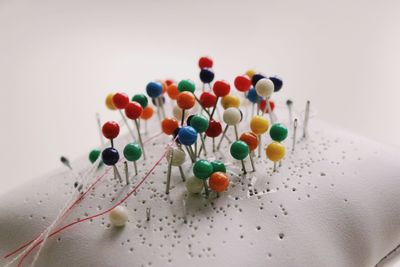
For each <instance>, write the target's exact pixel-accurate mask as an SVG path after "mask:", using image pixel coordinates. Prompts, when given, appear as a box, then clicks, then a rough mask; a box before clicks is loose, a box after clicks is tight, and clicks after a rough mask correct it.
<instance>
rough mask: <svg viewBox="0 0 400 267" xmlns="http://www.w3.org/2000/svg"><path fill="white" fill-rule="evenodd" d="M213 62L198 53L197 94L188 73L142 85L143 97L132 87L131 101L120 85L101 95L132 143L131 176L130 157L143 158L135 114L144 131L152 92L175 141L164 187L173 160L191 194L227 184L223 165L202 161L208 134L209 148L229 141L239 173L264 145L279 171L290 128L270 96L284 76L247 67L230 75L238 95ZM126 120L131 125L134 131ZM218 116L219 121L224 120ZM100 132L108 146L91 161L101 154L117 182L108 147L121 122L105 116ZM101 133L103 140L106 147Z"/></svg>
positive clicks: (114, 155) (150, 111)
mask: <svg viewBox="0 0 400 267" xmlns="http://www.w3.org/2000/svg"><path fill="white" fill-rule="evenodd" d="M213 64H214V63H213V60H212V59H211V58H209V57H202V58H200V60H199V67H200V75H199V76H200V80H201V82H202V88H201V92H200V94H199V95H196V86H195V83H194V82H193V81H192V80H190V79H184V80H181V81H179V82H175V81H173V80H165V81H152V82H149V83H148V84H147V86H146V94H147V96H146V95H144V94H136V95H134V96H133V97H132V98H131V100H129V97H128V96H127V95H126V94H125V93H121V92H120V93H115V94H109V95H108V96H107V98H106V105H107V107H108V108H109V109H110V110H118V111H119V113H120V115H121V117H122V121H123V123H124V124H125V126H126V127H127V129H128V131H129V134H130V136H131V138H132V143H129V144H127V145H126V146H125V148H124V156H125V158H126V160H127V161H132V162H133V165H134V169H135V175H137V173H138V171H137V164H136V161H137V160H138V159H139V158H140V157H141V156H142V154H143V158H144V159H146V154H145V149H144V146H143V141H142V137H141V133H142V131H141V124H143V123H141V121H144V122H145V127H144V128H145V129H144V133H145V134H147V123H146V121H147V120H149V119H150V118H151V117H152V115H153V112H154V110H153V108H152V107H151V106H150V103H149V101H148V97H149V98H151V100H152V101H151V102H152V104H153V106H155V108H156V110H157V115H158V119H159V121H160V125H161V129H162V131H163V133H165V134H166V135H169V136H171V139H172V140H173V141H174V146H173V147H170V148H169V150H168V151H167V157H166V160H167V166H168V167H167V168H168V169H167V179H166V190H165V192H166V193H167V194H169V192H170V188H171V176H172V172H173V168H172V167H178V169H179V173H180V176H181V178H182V181H183V182H186V185H187V189H188V191H189V192H191V193H195V192H197V193H199V192H202V191H203V190H204V193H205V195H206V196H208V195H209V188H211V189H212V190H213V191H215V192H217V193H219V192H222V191H224V190H226V188H227V187H228V185H229V179H228V175H227V174H226V168H225V166H224V164H223V163H222V162H216V161H213V162H209V161H207V160H205V159H206V158H207V155H208V153H210V151H207V148H206V142H207V138H208V139H211V142H212V145H211V147H212V152H213V153H216V152H218V151H220V150H221V147H222V145H223V144H224V142H225V143H227V144H228V145H229V146H230V151H229V152H230V155H231V156H232V157H233V158H234V159H236V160H238V161H240V162H241V169H242V171H243V175H245V174H246V173H248V169H247V168H246V160H247V159H249V160H250V164H251V172H254V171H256V164H255V158H256V157H257V154H258V158H263V155H262V154H263V153H262V151H263V150H264V151H265V152H264V153H265V155H266V158H267V159H269V160H271V161H272V162H273V163H274V167H273V170H274V171H276V170H277V165H278V164H279V166H281V165H282V159H283V158H284V156H285V146H284V145H283V144H282V142H283V141H284V140H285V139H286V138H287V135H288V129H287V128H286V126H285V125H284V124H282V123H278V122H277V116H276V115H275V113H274V109H275V103H274V101H273V100H271V97H272V95H273V93H276V92H279V91H280V90H281V89H282V86H283V82H282V80H281V79H280V78H278V77H267V76H266V75H263V74H261V73H256V72H255V71H252V70H249V71H247V72H246V73H245V74H242V75H238V76H237V77H235V79H234V86H235V88H236V89H237V90H238V91H239V92H240V95H241V96H242V97H239V96H236V95H234V94H232V93H231V85H230V84H229V82H227V81H225V80H217V81H214V77H215V74H214V71H213V69H212V68H213ZM165 96H168V97H169V99H170V102H171V105H172V116H170V117H167V116H166V112H165V108H164V105H165V103H166V97H165ZM242 101H243V103H242V105H251V113H250V112H249V111H248V109H246V110H245V114H244V113H243V112H242V110H241V109H240V107H241V102H242ZM218 105H221V106H222V108H223V113H220V111H219V109H218ZM292 105H293V102H292V101H290V100H288V101H287V107H288V110H289V120H290V126H292V127H293V137H292V138H293V145H292V150H293V151H294V149H295V143H296V130H297V118H296V119H295V120H294V121H292V119H293V114H292ZM309 106H310V104H309V102H307V107H306V112H305V116H304V118H305V119H304V123H303V125H304V128H303V137H306V135H307V125H308V117H309ZM255 109H256V111H255ZM123 110H124V112H123ZM266 116H267V117H268V119H267V117H266ZM247 117H251V119H250V121H248V120H246V119H245V118H247ZM129 120H131V121H132V122H133V127H135V128H136V131H137V135H136V136H135V134H134V132H133V130H132V127H131V126H130V124H129ZM222 123H224V124H225V125H224V126H223V124H222ZM243 123H249V131H246V132H243V133H239V125H240V124H243ZM98 125H99V127H100V125H101V122H100V118H99V117H98ZM270 125H271V127H270ZM241 128H243V127H241ZM228 131H233V134H234V135H233V136H234V140H231V139H230V138H229V137H228ZM101 132H102V136H104V137H105V138H107V139H109V140H110V143H111V147H108V148H105V149H104V150H103V151H101V150H100V149H95V150H93V151H91V153H90V155H89V159H90V161H91V162H95V161H96V160H97V158H98V157H99V156H100V155H101V157H102V161H101V162H102V163H104V164H105V165H110V166H113V168H114V172H115V177H116V178H117V179H118V180H120V181H122V177H121V175H120V174H119V172H118V169H117V168H116V166H115V165H116V163H117V162H118V161H119V154H118V151H117V150H116V149H115V148H114V142H113V140H114V139H115V138H116V137H117V136H118V134H119V125H118V123H116V122H107V123H105V124H104V125H103V126H102V128H101ZM268 132H269V136H270V138H271V140H272V142H270V143H269V144H267V145H265V146H264V145H263V142H262V140H263V139H264V138H263V137H264V136H265V135H266V134H268ZM102 136H101V144H102V147H104V141H103V138H102ZM217 139H218V140H217ZM136 140H138V141H136ZM263 147H264V149H263ZM221 152H222V151H221ZM187 159H190V161H191V164H192V166H193V174H194V176H191V177H190V178H189V179H186V175H185V172H184V170H183V168H182V165H183V164H184V163H185V162H186V160H187ZM221 166H223V168H222V167H221ZM124 167H125V168H124V169H125V174H126V175H125V179H126V182H127V183H129V166H128V163H127V162H126V161H125V162H124ZM217 185H218V186H217Z"/></svg>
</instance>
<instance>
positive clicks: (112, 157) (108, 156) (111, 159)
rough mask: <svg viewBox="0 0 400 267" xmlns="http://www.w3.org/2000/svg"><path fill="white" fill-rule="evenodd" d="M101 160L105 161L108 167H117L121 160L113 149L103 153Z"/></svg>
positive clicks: (109, 148) (110, 148) (108, 148)
mask: <svg viewBox="0 0 400 267" xmlns="http://www.w3.org/2000/svg"><path fill="white" fill-rule="evenodd" d="M101 159H102V160H103V162H104V164H106V165H108V166H112V165H115V164H116V163H117V162H118V160H119V153H118V150H116V149H115V148H113V147H107V148H106V149H104V150H103V152H102V153H101Z"/></svg>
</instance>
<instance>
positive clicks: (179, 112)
mask: <svg viewBox="0 0 400 267" xmlns="http://www.w3.org/2000/svg"><path fill="white" fill-rule="evenodd" d="M182 113H183V112H182V109H181V108H179V107H178V106H174V107H173V109H172V115H173V116H174V118H175V119H177V120H178V121H181V120H182Z"/></svg>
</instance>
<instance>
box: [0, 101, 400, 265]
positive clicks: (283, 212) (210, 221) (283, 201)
mask: <svg viewBox="0 0 400 267" xmlns="http://www.w3.org/2000/svg"><path fill="white" fill-rule="evenodd" d="M249 110H250V109H248V110H243V112H244V114H243V118H244V120H243V122H242V123H240V125H239V131H240V133H242V132H244V131H248V124H249V121H250V117H251V115H250V113H249ZM276 113H277V115H278V118H280V121H281V122H283V123H285V124H286V125H287V126H289V122H288V121H287V119H285V115H286V113H287V111H286V110H283V109H281V110H279V109H277V112H276ZM216 118H217V119H219V118H218V115H216ZM244 122H245V123H244ZM299 122H301V121H299ZM245 124H246V125H245ZM289 129H291V128H290V127H289ZM299 130H301V125H300V124H299ZM160 131H161V130H160V127H159V123H158V122H157V121H156V120H154V121H153V123H151V124H150V125H149V133H148V135H147V136H143V138H144V140H145V142H146V140H149V139H150V138H151V137H153V136H155V135H156V134H157V133H158V132H160ZM308 132H309V135H308V137H307V138H306V139H300V138H298V140H297V144H296V150H295V151H294V152H291V140H290V138H288V139H287V140H286V141H284V142H283V144H284V145H285V146H286V151H287V152H286V156H285V158H284V160H283V162H282V163H283V165H282V166H281V167H279V168H278V169H277V172H273V171H272V167H273V164H272V162H271V161H267V159H266V158H265V156H264V158H262V159H259V158H257V157H255V158H254V159H255V161H256V172H255V173H250V172H249V173H248V174H246V175H243V174H242V171H241V164H240V162H238V161H236V160H234V159H232V157H231V156H230V155H229V153H228V152H227V151H229V144H228V142H226V143H223V145H222V146H221V149H220V151H219V152H216V153H210V152H211V151H212V149H211V147H210V143H211V142H208V143H207V148H208V149H207V151H208V152H209V153H208V160H213V159H218V160H221V161H223V162H225V165H226V167H227V169H228V170H227V172H228V174H229V177H230V186H229V188H228V190H227V191H226V192H223V193H221V194H220V196H219V197H217V195H216V194H215V193H211V195H210V196H209V198H208V199H207V198H205V197H204V196H203V195H200V194H192V193H195V191H198V189H199V188H200V187H201V185H200V184H195V183H193V182H192V178H189V179H188V180H187V182H186V183H184V182H183V181H182V179H181V178H180V174H179V170H178V168H172V179H171V190H170V193H169V195H166V194H165V177H166V170H167V166H168V163H167V160H166V159H165V158H164V159H163V160H162V161H161V163H160V164H159V165H158V166H157V167H156V168H155V169H154V170H153V171H152V172H151V174H150V176H149V178H148V179H147V180H145V182H144V183H143V184H142V185H141V187H140V189H139V190H138V191H137V192H136V193H135V194H132V195H131V196H130V197H129V198H128V200H127V201H126V210H127V215H128V217H129V221H127V220H126V217H124V215H122V216H117V217H119V218H122V219H123V220H122V221H124V222H125V227H122V228H116V227H113V226H112V225H111V223H110V222H109V218H108V216H110V214H104V215H102V216H100V217H97V218H94V219H91V220H87V221H85V222H82V223H78V224H75V225H74V226H72V227H69V228H68V229H66V230H64V231H62V232H61V233H59V234H57V235H55V236H53V237H50V238H49V240H48V241H47V242H46V245H45V246H44V248H43V250H42V252H41V254H40V256H39V258H38V261H37V263H36V266H41V267H50V266H51V267H56V266H77V267H79V266H110V267H111V266H205V265H207V266H244V265H248V266H250V265H251V266H307V267H310V266H311V267H312V266H316V267H317V266H318V267H320V266H334V267H337V266H350V267H351V266H374V265H375V264H377V263H378V262H379V261H380V260H381V259H382V258H383V257H384V256H385V255H386V254H387V253H388V252H390V251H391V250H392V249H393V248H395V247H396V246H397V244H399V243H400V224H399V216H400V205H399V204H398V203H400V194H399V193H398V191H399V188H400V165H399V162H400V153H399V151H397V150H395V149H393V148H391V147H388V146H385V145H381V144H378V143H375V142H373V141H370V140H368V139H366V138H363V137H360V136H358V135H354V134H351V133H348V132H346V131H342V130H340V129H337V128H336V127H333V126H331V125H329V124H327V123H324V122H321V121H319V120H316V119H311V120H310V123H309V131H308ZM228 135H229V137H230V138H231V139H232V140H233V139H234V135H233V132H232V131H228ZM291 135H292V132H291V131H289V137H290V136H291ZM298 136H301V135H300V134H298ZM170 140H171V137H166V136H163V135H160V136H158V137H155V138H154V139H152V140H151V141H149V142H147V143H146V144H145V150H146V153H147V155H148V159H147V161H143V159H140V160H138V162H137V164H138V166H139V174H138V175H137V176H133V172H130V173H131V177H130V184H129V185H125V183H120V182H119V181H118V180H117V179H114V178H113V177H114V176H113V172H112V169H109V167H105V166H103V167H101V168H99V169H97V168H94V169H93V172H92V175H91V176H90V177H88V182H87V183H85V184H84V189H87V188H88V186H89V185H90V184H91V183H92V182H93V181H94V180H95V179H98V178H99V177H102V175H103V178H101V179H100V180H99V182H98V183H97V184H96V186H95V187H94V189H93V190H90V193H89V194H87V195H86V196H85V198H84V199H83V200H82V201H81V202H79V204H78V205H76V207H75V208H74V209H72V211H71V212H70V213H69V214H68V216H66V218H64V219H63V220H62V221H61V222H60V224H59V225H58V226H57V227H56V228H59V227H61V226H63V225H66V224H68V223H70V222H73V221H75V220H77V218H80V219H83V218H87V217H89V216H91V215H93V214H97V213H99V212H102V211H105V210H107V209H108V208H110V207H111V206H112V205H114V204H115V203H117V202H118V201H119V200H120V199H122V198H123V197H124V196H126V194H127V193H128V192H129V191H130V190H132V188H134V187H135V186H137V185H138V183H139V182H140V180H141V179H142V178H143V177H144V175H145V173H146V172H147V171H148V170H149V169H150V168H151V167H152V166H153V165H154V164H155V163H156V162H157V161H158V160H159V159H160V158H161V157H162V155H163V154H164V153H165V149H166V145H167V143H169V142H170ZM128 142H129V136H125V137H121V138H120V137H118V138H117V139H116V140H115V146H116V148H117V149H118V150H119V151H122V149H123V147H124V145H125V144H126V143H128ZM271 142H272V141H271V140H270V138H269V136H267V135H265V136H263V144H265V145H268V144H269V143H271ZM175 156H176V154H174V157H175ZM202 158H203V156H202ZM186 159H187V160H186V161H185V162H184V164H183V165H182V167H183V170H184V172H185V173H186V174H187V177H190V176H191V175H192V173H191V162H190V160H189V159H188V157H186ZM245 163H246V165H247V166H249V159H248V158H247V159H246V160H245ZM88 164H89V163H88V162H87V159H86V157H85V158H84V159H82V160H78V161H76V162H72V165H73V168H74V170H75V171H70V170H68V169H67V168H64V167H63V168H60V169H58V170H55V171H54V172H52V173H50V174H48V175H46V176H44V177H42V178H39V179H35V180H32V181H31V182H30V183H29V184H26V185H24V186H21V187H20V188H17V189H16V190H14V191H11V192H8V193H3V194H2V195H1V196H0V244H1V245H0V253H1V255H2V256H4V255H5V254H6V253H7V252H10V251H12V250H14V249H15V248H17V247H19V246H20V245H21V244H23V243H24V242H26V241H29V240H30V239H31V238H33V237H35V236H37V235H38V234H40V233H41V232H42V231H43V230H44V229H46V227H47V226H49V225H50V224H51V223H52V222H53V220H54V218H55V217H56V216H57V215H58V213H59V210H60V208H61V207H63V206H64V205H65V202H66V201H67V200H68V199H70V198H71V195H72V194H76V189H75V188H74V186H73V184H74V183H75V181H76V179H77V175H76V172H77V171H79V172H81V175H82V176H85V175H86V174H85V173H86V172H85V170H87V169H88ZM117 167H118V169H119V170H120V172H122V171H123V163H122V162H121V161H120V162H119V163H118V164H117ZM89 168H90V167H89ZM249 169H250V168H249ZM106 170H108V172H107V173H106ZM187 188H190V189H189V191H191V192H192V193H188V191H187ZM77 196H79V194H77ZM148 208H151V216H150V220H149V221H147V219H146V210H148ZM120 215H121V214H120ZM116 221H118V222H122V221H120V220H119V219H118V220H116ZM185 221H186V222H187V223H185ZM117 224H119V223H117ZM34 254H35V251H33V253H32V254H31V255H30V256H29V257H28V258H27V259H26V260H25V262H24V263H25V265H24V266H29V263H30V261H31V260H32V257H33V255H34ZM9 259H11V258H8V259H7V260H6V259H4V257H2V258H1V259H0V264H1V265H2V266H3V265H4V264H6V263H7V262H8V260H9Z"/></svg>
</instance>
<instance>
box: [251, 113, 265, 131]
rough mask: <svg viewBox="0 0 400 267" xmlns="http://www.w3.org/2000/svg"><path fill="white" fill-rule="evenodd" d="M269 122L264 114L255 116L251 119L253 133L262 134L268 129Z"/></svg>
mask: <svg viewBox="0 0 400 267" xmlns="http://www.w3.org/2000/svg"><path fill="white" fill-rule="evenodd" d="M268 128H269V122H268V120H267V119H266V118H264V117H262V116H258V115H257V116H254V117H253V118H252V119H251V121H250V129H251V131H252V132H253V133H255V134H257V135H260V134H263V133H265V132H267V131H268Z"/></svg>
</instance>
